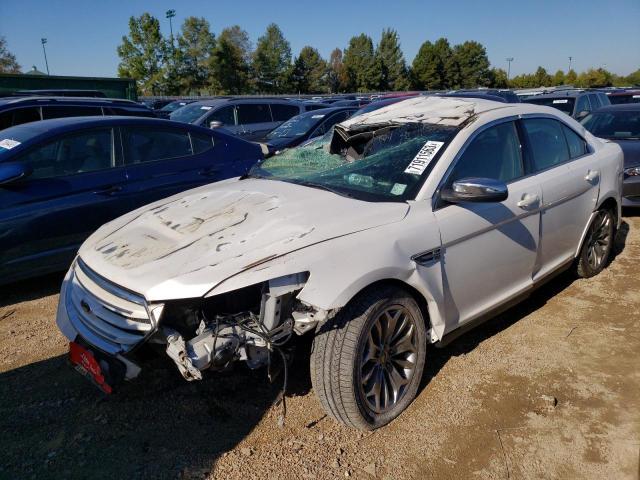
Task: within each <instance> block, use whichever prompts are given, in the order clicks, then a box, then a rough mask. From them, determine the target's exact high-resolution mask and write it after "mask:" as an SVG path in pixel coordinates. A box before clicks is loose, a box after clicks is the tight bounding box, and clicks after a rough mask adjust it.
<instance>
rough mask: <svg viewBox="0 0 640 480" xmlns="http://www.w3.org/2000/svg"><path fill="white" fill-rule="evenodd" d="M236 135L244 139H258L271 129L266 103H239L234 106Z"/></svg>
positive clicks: (269, 112) (272, 126)
mask: <svg viewBox="0 0 640 480" xmlns="http://www.w3.org/2000/svg"><path fill="white" fill-rule="evenodd" d="M236 114H237V119H238V136H239V137H240V138H243V139H245V140H249V141H253V140H258V139H259V138H262V137H263V136H265V135H266V134H267V133H268V132H270V131H271V130H273V129H274V128H275V127H276V126H277V125H278V124H279V123H280V122H274V121H273V118H272V117H271V109H270V108H269V104H268V103H240V104H238V105H237V106H236Z"/></svg>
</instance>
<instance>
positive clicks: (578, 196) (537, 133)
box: [522, 118, 599, 279]
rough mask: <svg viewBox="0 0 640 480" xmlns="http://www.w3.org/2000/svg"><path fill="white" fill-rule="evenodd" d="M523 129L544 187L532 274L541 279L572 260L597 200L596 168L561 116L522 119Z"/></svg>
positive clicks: (535, 169)
mask: <svg viewBox="0 0 640 480" xmlns="http://www.w3.org/2000/svg"><path fill="white" fill-rule="evenodd" d="M522 127H523V133H524V135H525V143H526V145H527V152H528V154H529V157H530V167H529V168H530V170H531V173H533V174H535V176H536V177H537V178H538V179H539V181H540V185H541V187H542V205H541V208H542V216H541V225H540V232H541V249H540V256H539V258H538V261H537V265H536V272H535V274H534V279H540V278H542V277H544V276H545V275H546V274H547V273H550V272H551V271H553V270H555V269H556V268H558V267H560V266H562V265H563V264H565V263H567V262H570V261H572V260H573V257H574V254H575V251H576V249H577V247H578V244H579V243H580V239H581V237H582V233H583V231H584V228H585V225H586V224H587V222H588V219H589V217H590V215H591V212H592V211H593V208H594V207H595V202H596V201H597V197H598V184H599V172H597V167H596V166H595V165H593V162H594V160H595V159H594V158H593V157H594V156H593V155H592V154H590V153H589V151H588V149H587V145H586V142H585V141H584V140H583V139H582V138H581V137H580V136H579V135H578V134H576V133H575V132H574V131H573V130H572V129H570V128H569V127H567V126H566V125H565V124H564V123H562V122H560V121H559V120H555V119H553V118H525V119H523V120H522ZM592 169H593V170H594V173H593V174H589V171H590V170H592ZM588 175H593V178H591V179H590V180H588V179H587V176H588Z"/></svg>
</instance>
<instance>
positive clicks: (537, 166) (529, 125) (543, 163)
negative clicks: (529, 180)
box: [522, 118, 569, 172]
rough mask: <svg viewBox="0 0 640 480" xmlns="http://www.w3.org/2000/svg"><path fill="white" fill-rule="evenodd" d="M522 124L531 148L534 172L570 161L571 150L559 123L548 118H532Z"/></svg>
mask: <svg viewBox="0 0 640 480" xmlns="http://www.w3.org/2000/svg"><path fill="white" fill-rule="evenodd" d="M522 123H523V125H524V130H525V132H527V137H528V138H529V145H530V146H531V154H532V157H533V158H532V161H533V171H534V172H539V171H541V170H546V169H547V168H552V167H555V166H556V165H560V164H562V163H564V162H566V161H567V160H569V149H568V148H567V142H566V141H565V139H564V133H562V126H561V125H560V123H559V122H557V121H555V120H549V119H546V118H532V119H529V120H524V121H523V122H522Z"/></svg>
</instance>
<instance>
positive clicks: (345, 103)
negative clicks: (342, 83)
mask: <svg viewBox="0 0 640 480" xmlns="http://www.w3.org/2000/svg"><path fill="white" fill-rule="evenodd" d="M370 103H371V100H369V99H366V98H357V99H355V100H338V101H337V102H333V103H332V104H331V106H332V107H356V108H360V107H364V106H365V105H368V104H370Z"/></svg>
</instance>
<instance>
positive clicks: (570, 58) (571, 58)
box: [567, 57, 573, 73]
mask: <svg viewBox="0 0 640 480" xmlns="http://www.w3.org/2000/svg"><path fill="white" fill-rule="evenodd" d="M571 60H573V57H569V70H567V73H569V72H570V71H571Z"/></svg>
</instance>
